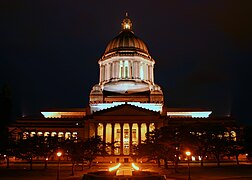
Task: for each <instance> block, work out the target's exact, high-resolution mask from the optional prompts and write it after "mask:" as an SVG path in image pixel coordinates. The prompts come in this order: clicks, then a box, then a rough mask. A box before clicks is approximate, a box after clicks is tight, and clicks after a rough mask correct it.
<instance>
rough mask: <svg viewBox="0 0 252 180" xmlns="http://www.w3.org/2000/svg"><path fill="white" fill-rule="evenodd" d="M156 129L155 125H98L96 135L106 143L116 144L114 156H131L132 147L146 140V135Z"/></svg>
mask: <svg viewBox="0 0 252 180" xmlns="http://www.w3.org/2000/svg"><path fill="white" fill-rule="evenodd" d="M155 127H156V125H155V123H97V124H96V128H95V129H96V131H95V135H98V136H100V137H101V138H102V140H103V141H104V142H105V143H111V142H115V150H110V153H111V154H112V155H130V154H132V147H133V146H136V145H138V144H141V143H142V142H143V141H144V140H146V133H148V132H150V131H152V130H154V129H155Z"/></svg>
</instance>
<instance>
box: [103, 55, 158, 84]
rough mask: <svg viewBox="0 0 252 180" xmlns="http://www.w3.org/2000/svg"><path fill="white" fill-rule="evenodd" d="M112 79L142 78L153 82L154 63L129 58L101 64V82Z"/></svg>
mask: <svg viewBox="0 0 252 180" xmlns="http://www.w3.org/2000/svg"><path fill="white" fill-rule="evenodd" d="M111 79H141V80H146V81H150V82H153V79H154V78H153V65H152V64H151V63H143V62H141V61H128V60H124V61H113V62H110V63H106V64H101V65H100V83H102V82H103V81H109V80H111Z"/></svg>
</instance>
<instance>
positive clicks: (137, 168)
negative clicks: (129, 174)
mask: <svg viewBox="0 0 252 180" xmlns="http://www.w3.org/2000/svg"><path fill="white" fill-rule="evenodd" d="M131 165H132V167H133V168H134V169H135V170H137V171H138V170H139V169H140V168H139V167H138V166H136V165H135V164H134V163H132V164H131Z"/></svg>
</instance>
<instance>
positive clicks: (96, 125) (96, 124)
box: [94, 123, 98, 137]
mask: <svg viewBox="0 0 252 180" xmlns="http://www.w3.org/2000/svg"><path fill="white" fill-rule="evenodd" d="M94 126H95V137H96V136H97V127H98V123H95V124H94Z"/></svg>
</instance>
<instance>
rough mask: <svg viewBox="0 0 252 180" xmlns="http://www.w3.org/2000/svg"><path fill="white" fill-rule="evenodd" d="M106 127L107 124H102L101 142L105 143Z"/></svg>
mask: <svg viewBox="0 0 252 180" xmlns="http://www.w3.org/2000/svg"><path fill="white" fill-rule="evenodd" d="M106 126H107V123H103V142H105V143H106Z"/></svg>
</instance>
